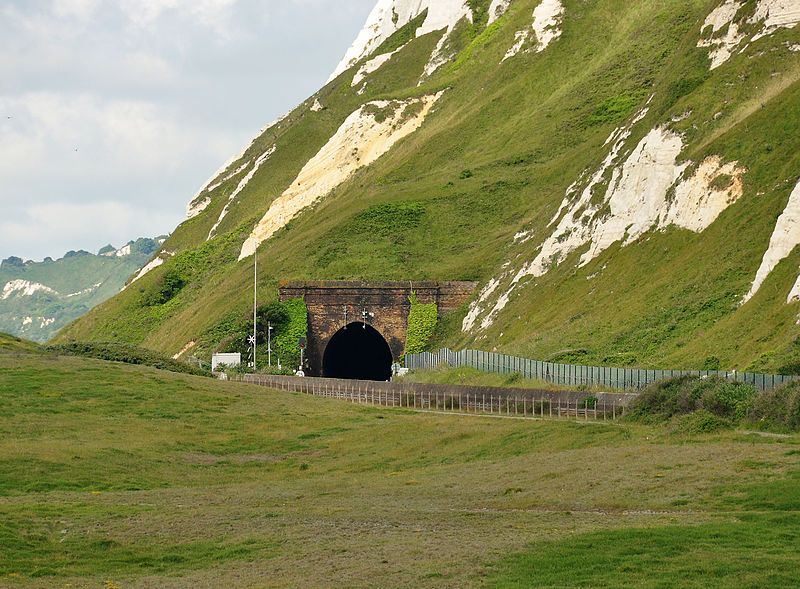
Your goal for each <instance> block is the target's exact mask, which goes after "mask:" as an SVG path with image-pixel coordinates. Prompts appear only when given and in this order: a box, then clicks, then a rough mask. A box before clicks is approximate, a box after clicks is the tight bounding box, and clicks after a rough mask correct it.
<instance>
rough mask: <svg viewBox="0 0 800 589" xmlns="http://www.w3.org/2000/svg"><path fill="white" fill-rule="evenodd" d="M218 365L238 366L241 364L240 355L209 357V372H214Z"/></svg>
mask: <svg viewBox="0 0 800 589" xmlns="http://www.w3.org/2000/svg"><path fill="white" fill-rule="evenodd" d="M220 364H224V365H225V366H230V367H234V366H240V365H241V364H242V355H241V354H238V353H237V354H214V355H213V356H211V372H216V371H217V367H218V366H219V365H220Z"/></svg>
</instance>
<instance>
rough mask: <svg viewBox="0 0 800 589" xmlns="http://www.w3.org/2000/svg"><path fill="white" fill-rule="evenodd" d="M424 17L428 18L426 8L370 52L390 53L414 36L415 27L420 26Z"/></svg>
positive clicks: (377, 53) (376, 53) (374, 53)
mask: <svg viewBox="0 0 800 589" xmlns="http://www.w3.org/2000/svg"><path fill="white" fill-rule="evenodd" d="M426 18H428V9H427V8H426V9H425V10H423V11H422V12H421V13H420V14H419V15H418V16H417V17H416V18H414V19H412V20H410V21H409V22H408V23H406V24H405V25H403V26H402V27H400V28H399V29H398V30H397V31H395V32H394V34H393V35H392V36H391V37H389V38H388V39H386V41H384V42H383V43H381V44H380V46H379V47H378V48H377V49H376V50H375V51H374V52H373V53H372V55H382V54H384V53H391V52H392V51H394V50H396V49H400V48H401V47H402V46H403V45H405V44H406V43H408V42H409V41H411V40H413V39H414V38H415V37H416V33H417V29H418V28H420V27H421V26H422V24H423V23H424V22H425V19H426Z"/></svg>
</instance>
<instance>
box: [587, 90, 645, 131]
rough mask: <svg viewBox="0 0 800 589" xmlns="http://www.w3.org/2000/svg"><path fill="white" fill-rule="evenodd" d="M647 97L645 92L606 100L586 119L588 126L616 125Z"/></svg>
mask: <svg viewBox="0 0 800 589" xmlns="http://www.w3.org/2000/svg"><path fill="white" fill-rule="evenodd" d="M645 96H647V90H644V89H642V90H639V91H637V92H633V93H626V94H620V95H618V96H612V97H610V98H606V99H605V100H604V101H603V102H601V103H600V104H599V105H598V106H597V108H595V109H594V112H592V114H591V115H589V117H588V118H587V119H586V124H587V125H589V126H595V125H605V124H610V123H618V122H620V121H622V120H623V119H626V118H628V117H629V116H630V115H631V113H633V111H634V110H635V109H636V107H637V106H639V105H640V104H641V102H642V100H643V99H644V98H645Z"/></svg>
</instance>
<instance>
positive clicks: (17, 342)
mask: <svg viewBox="0 0 800 589" xmlns="http://www.w3.org/2000/svg"><path fill="white" fill-rule="evenodd" d="M39 351H41V348H40V347H39V345H38V344H35V343H34V342H29V341H28V340H24V339H22V338H19V337H16V336H14V335H9V334H7V333H0V352H27V353H31V352H39Z"/></svg>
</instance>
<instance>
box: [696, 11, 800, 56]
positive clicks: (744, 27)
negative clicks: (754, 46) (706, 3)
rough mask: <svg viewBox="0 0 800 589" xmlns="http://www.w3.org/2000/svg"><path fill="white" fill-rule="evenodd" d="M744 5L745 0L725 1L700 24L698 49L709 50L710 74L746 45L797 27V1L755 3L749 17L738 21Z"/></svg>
mask: <svg viewBox="0 0 800 589" xmlns="http://www.w3.org/2000/svg"><path fill="white" fill-rule="evenodd" d="M744 5H745V1H744V0H725V1H724V2H723V3H722V4H720V5H719V6H717V7H716V8H715V9H714V10H712V11H711V13H710V14H709V15H708V17H707V18H706V20H705V23H703V33H704V34H705V36H704V38H703V39H700V41H699V42H698V43H697V46H698V47H708V48H709V50H710V51H709V57H710V58H711V69H712V70H713V69H716V68H718V67H719V66H721V65H722V64H723V63H725V62H726V61H728V60H729V59H730V58H731V56H733V55H734V54H735V53H736V52H737V51H739V52H741V51H743V50H744V48H745V47H747V44H749V43H752V42H754V41H757V40H759V39H761V38H762V37H766V36H768V35H771V34H772V33H774V32H775V31H777V30H778V29H780V28H789V29H791V28H794V27H795V26H797V24H798V23H800V0H757V1H756V6H755V11H754V12H753V13H752V15H751V16H749V17H747V18H743V19H741V20H738V21H737V18H736V17H737V14H739V11H740V10H741V8H742V7H743V6H744Z"/></svg>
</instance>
